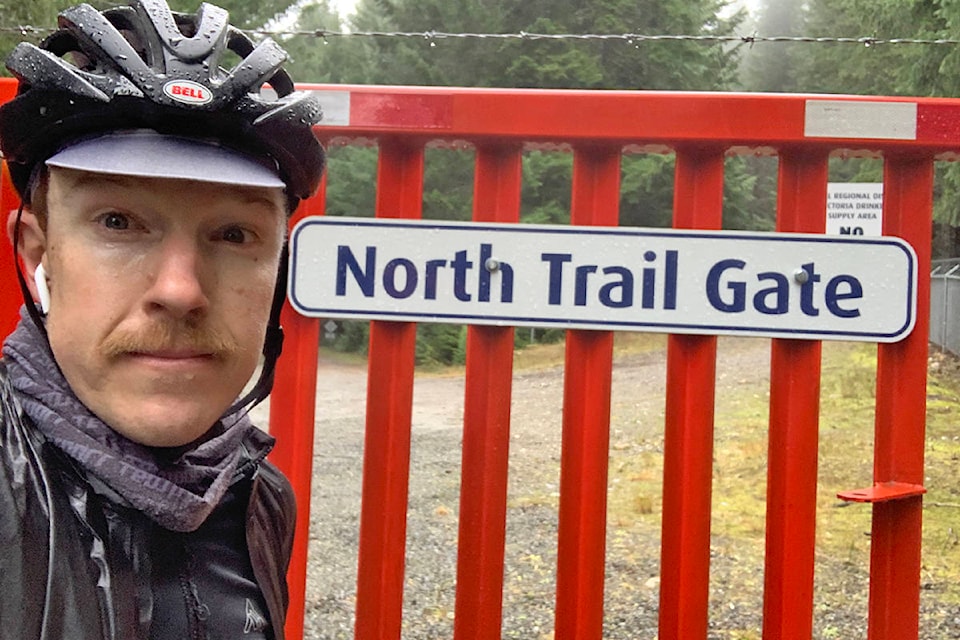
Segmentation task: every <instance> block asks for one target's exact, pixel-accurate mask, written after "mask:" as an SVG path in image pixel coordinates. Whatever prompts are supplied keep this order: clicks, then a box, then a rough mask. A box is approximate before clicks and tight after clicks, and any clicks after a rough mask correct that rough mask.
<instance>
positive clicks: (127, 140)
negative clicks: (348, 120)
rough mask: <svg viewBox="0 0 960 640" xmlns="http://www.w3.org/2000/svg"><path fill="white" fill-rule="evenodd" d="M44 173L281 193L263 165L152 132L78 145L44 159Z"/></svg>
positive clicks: (260, 161) (118, 134)
mask: <svg viewBox="0 0 960 640" xmlns="http://www.w3.org/2000/svg"><path fill="white" fill-rule="evenodd" d="M45 164H46V165H47V166H48V167H60V168H63V169H77V170H81V171H93V172H96V173H108V174H111V175H121V176H142V177H149V178H171V179H179V180H195V181H198V182H218V183H221V184H229V185H242V186H248V187H268V188H271V187H278V188H281V189H282V188H284V187H285V186H286V185H284V183H283V181H282V180H281V179H280V177H279V176H278V175H277V171H276V169H275V168H274V167H272V166H270V164H269V163H268V162H266V161H265V160H264V159H261V158H257V157H255V156H251V155H249V154H245V153H239V152H237V151H234V150H233V149H230V148H227V147H224V146H222V145H220V144H218V143H217V142H216V141H207V140H199V139H197V138H184V137H181V136H171V135H163V134H161V133H157V132H156V131H153V130H152V129H139V130H136V131H114V132H111V133H107V134H104V135H101V136H97V137H95V138H91V139H88V140H79V141H77V142H75V143H73V144H71V145H70V146H68V147H66V148H65V149H63V150H61V151H58V152H57V153H55V154H53V155H52V156H51V157H49V158H47V161H46V163H45Z"/></svg>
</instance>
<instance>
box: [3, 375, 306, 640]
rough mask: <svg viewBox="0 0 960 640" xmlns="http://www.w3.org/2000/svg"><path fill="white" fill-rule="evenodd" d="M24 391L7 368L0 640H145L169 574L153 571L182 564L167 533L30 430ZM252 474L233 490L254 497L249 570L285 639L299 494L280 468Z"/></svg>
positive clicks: (210, 561) (249, 511)
mask: <svg viewBox="0 0 960 640" xmlns="http://www.w3.org/2000/svg"><path fill="white" fill-rule="evenodd" d="M14 394H15V392H14V391H13V390H12V389H11V387H10V385H9V383H8V381H7V378H6V371H5V368H4V367H3V364H2V362H0V639H2V640H7V639H10V640H13V639H16V640H61V639H64V638H82V639H83V640H95V639H99V638H102V639H104V640H147V639H148V638H150V637H151V636H150V628H151V625H152V618H153V613H154V593H155V592H157V589H156V576H157V575H162V572H161V571H160V568H161V567H163V566H164V565H159V566H157V567H154V564H155V563H157V562H163V563H166V562H168V561H170V560H172V559H175V558H172V557H171V558H162V557H160V558H158V557H156V556H157V552H156V540H157V530H158V527H157V525H155V524H153V523H152V522H151V521H150V520H149V519H148V518H146V517H145V516H143V515H142V514H140V513H139V512H136V511H134V510H132V509H130V508H128V507H124V506H122V505H121V504H119V503H117V502H114V501H112V500H111V499H109V497H107V494H106V493H105V492H104V491H103V488H102V487H101V488H97V487H95V486H94V484H93V483H91V482H90V481H89V480H88V479H87V478H86V476H85V474H84V473H83V471H82V470H81V469H79V468H77V466H76V465H74V464H73V462H72V461H71V460H70V459H69V458H67V457H66V456H65V455H64V454H63V453H62V452H60V450H59V449H57V448H56V447H54V446H52V445H51V444H49V443H47V442H46V441H45V440H44V438H43V436H42V435H41V434H40V433H39V432H38V431H37V430H36V429H35V428H32V427H31V426H30V424H29V419H28V418H27V417H26V416H25V415H24V414H23V413H22V411H21V410H20V407H19V405H18V403H17V402H16V399H15V395H14ZM247 466H248V473H247V474H246V476H245V477H244V478H243V479H242V480H243V482H239V481H238V482H237V483H235V486H237V487H243V488H242V490H239V494H238V495H239V497H240V499H247V495H248V492H249V501H248V502H247V505H246V524H245V529H246V542H247V544H246V547H247V549H248V550H249V560H250V564H249V565H247V566H248V568H249V566H252V569H253V571H252V573H253V575H254V576H255V581H256V585H258V586H259V591H260V594H261V595H262V602H263V603H264V604H265V605H266V609H267V612H268V617H269V622H270V626H272V633H273V637H274V638H275V639H276V640H282V639H283V624H284V619H285V614H286V607H287V587H286V570H287V564H288V562H289V559H290V550H291V546H292V540H293V527H294V517H295V505H294V499H293V492H292V490H291V488H290V485H289V483H288V482H287V481H286V479H285V478H284V477H283V475H282V474H281V473H280V472H279V471H278V470H277V469H276V468H275V467H274V466H273V465H271V464H269V463H267V462H261V463H260V464H259V465H258V466H257V467H255V468H249V467H251V465H247ZM231 490H234V488H231ZM107 493H108V492H107ZM229 496H231V493H229V492H228V497H229ZM233 497H234V499H236V498H237V495H234V496H233ZM241 508H242V505H241ZM241 546H242V541H241ZM208 555H214V556H218V555H219V554H208ZM202 561H203V562H204V563H205V564H207V565H213V567H212V571H213V572H214V573H216V572H218V571H220V570H224V571H231V570H232V568H231V567H218V566H216V565H217V563H218V562H219V561H220V560H219V558H218V557H205V558H203V559H202ZM248 606H249V605H248ZM253 615H254V617H256V616H257V615H258V614H256V613H254V614H253ZM264 617H267V616H264ZM269 631H270V629H267V630H266V631H265V635H266V636H267V637H269Z"/></svg>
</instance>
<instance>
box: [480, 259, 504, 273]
mask: <svg viewBox="0 0 960 640" xmlns="http://www.w3.org/2000/svg"><path fill="white" fill-rule="evenodd" d="M483 266H484V268H485V269H486V270H487V271H491V272H492V271H499V270H500V261H499V260H497V259H496V258H487V260H486V262H484V263H483Z"/></svg>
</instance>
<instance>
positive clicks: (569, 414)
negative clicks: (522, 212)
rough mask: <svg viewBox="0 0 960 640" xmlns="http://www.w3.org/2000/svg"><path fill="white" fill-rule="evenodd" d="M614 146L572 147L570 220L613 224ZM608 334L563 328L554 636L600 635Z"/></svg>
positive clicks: (616, 190) (561, 639)
mask: <svg viewBox="0 0 960 640" xmlns="http://www.w3.org/2000/svg"><path fill="white" fill-rule="evenodd" d="M619 203H620V149H619V148H593V149H586V148H577V149H575V150H574V164H573V191H572V203H571V223H572V224H575V225H616V224H617V221H618V218H619ZM612 368H613V332H611V331H582V330H576V331H568V332H567V344H566V357H565V365H564V391H563V394H564V395H563V436H562V444H561V455H560V515H559V533H558V540H557V605H556V621H555V625H556V628H555V636H554V637H555V638H556V640H574V639H576V640H599V638H600V637H601V634H602V632H603V585H604V582H603V581H604V559H605V553H606V523H607V462H608V459H609V443H610V387H611V380H612Z"/></svg>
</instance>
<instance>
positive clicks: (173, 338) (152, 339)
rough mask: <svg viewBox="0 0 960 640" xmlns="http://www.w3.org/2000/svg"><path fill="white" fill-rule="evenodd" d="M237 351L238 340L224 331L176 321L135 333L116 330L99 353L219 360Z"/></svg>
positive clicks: (110, 356) (148, 327)
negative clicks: (184, 355)
mask: <svg viewBox="0 0 960 640" xmlns="http://www.w3.org/2000/svg"><path fill="white" fill-rule="evenodd" d="M237 350H238V348H237V341H236V340H235V339H233V337H232V336H231V335H229V334H228V333H227V332H225V331H222V330H220V329H217V328H215V327H211V326H209V325H205V324H196V323H181V322H176V321H160V322H155V323H153V324H151V325H149V326H147V327H145V328H141V329H138V330H118V331H115V332H113V333H111V334H110V335H109V336H107V338H106V340H104V341H103V343H102V344H101V345H100V351H101V352H102V353H103V354H104V355H105V356H107V357H108V358H111V359H112V358H116V357H119V356H121V355H124V354H128V353H156V352H163V351H190V352H196V353H203V354H210V355H212V356H214V357H218V358H222V357H226V356H229V355H231V354H233V353H234V352H236V351H237Z"/></svg>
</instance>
